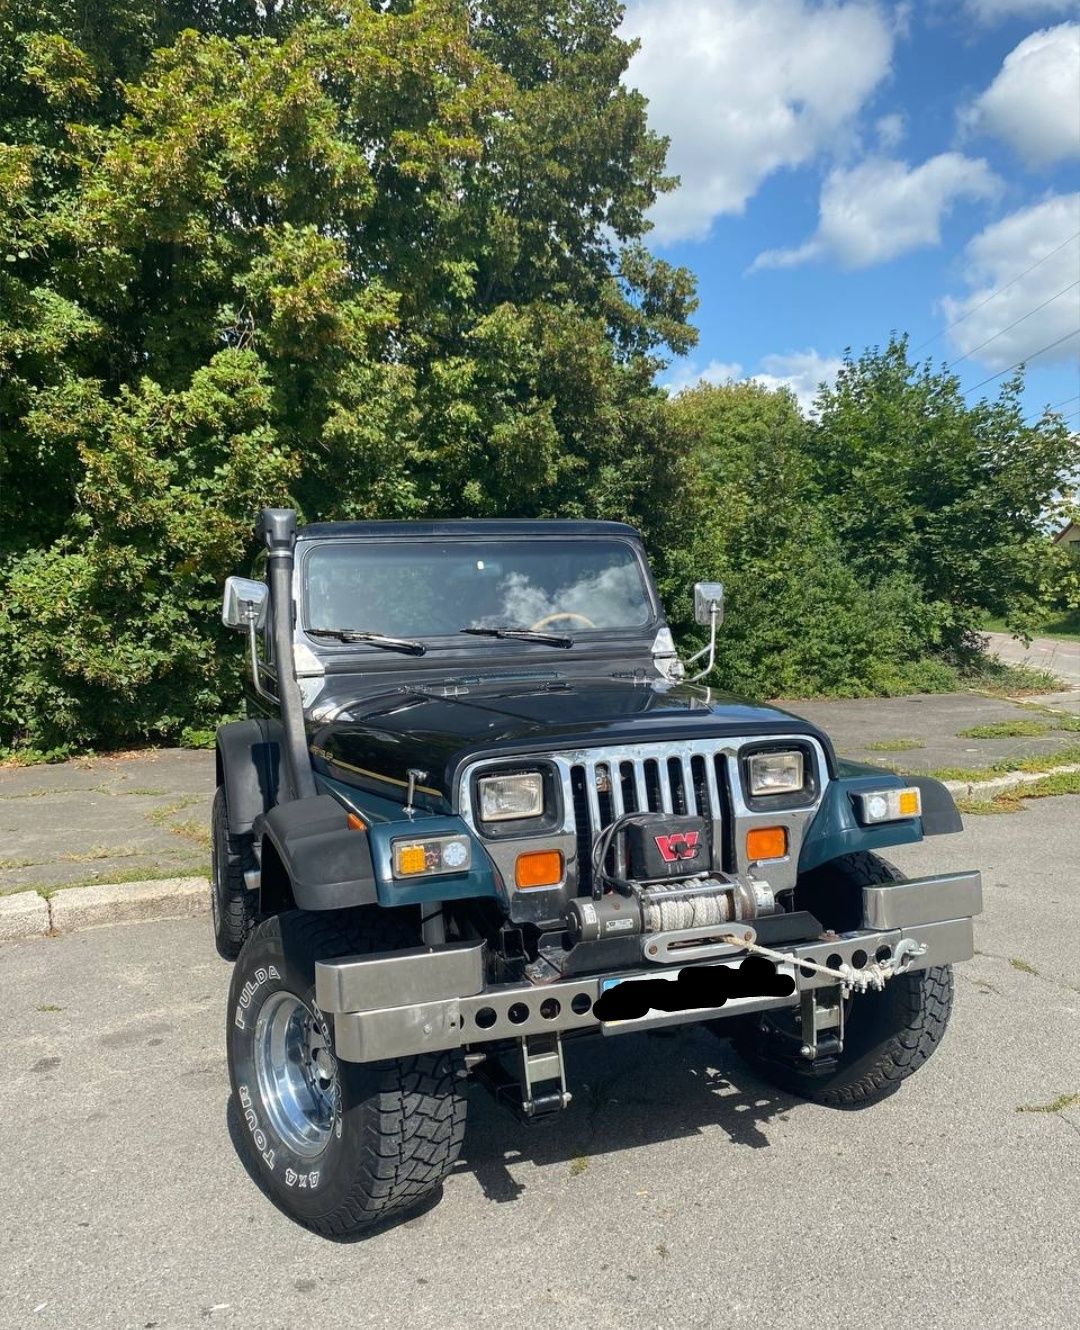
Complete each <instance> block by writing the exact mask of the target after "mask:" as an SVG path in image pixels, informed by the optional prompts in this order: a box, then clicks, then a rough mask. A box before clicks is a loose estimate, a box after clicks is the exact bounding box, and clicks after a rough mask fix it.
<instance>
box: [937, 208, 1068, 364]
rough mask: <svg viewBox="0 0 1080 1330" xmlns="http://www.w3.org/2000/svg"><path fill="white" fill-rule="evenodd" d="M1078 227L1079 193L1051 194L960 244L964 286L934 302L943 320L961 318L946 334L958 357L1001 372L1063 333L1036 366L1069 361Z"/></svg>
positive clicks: (950, 321)
mask: <svg viewBox="0 0 1080 1330" xmlns="http://www.w3.org/2000/svg"><path fill="white" fill-rule="evenodd" d="M1078 232H1080V193H1077V194H1068V195H1057V196H1053V197H1051V198H1048V199H1045V200H1044V201H1043V202H1042V203H1037V204H1035V205H1033V206H1032V207H1029V208H1022V209H1021V210H1020V211H1019V212H1014V213H1012V214H1010V215H1009V216H1008V217H1004V218H1002V220H1001V221H999V222H995V223H994V224H993V225H992V226H988V227H986V229H985V230H984V231H981V232H980V233H979V234H978V235H977V236H976V237H975V238H974V239H973V240H972V241H971V242H970V244H968V246H967V248H966V250H965V251H964V265H965V277H966V279H967V283H968V286H969V290H968V292H967V294H966V295H964V296H960V297H952V296H947V297H946V298H945V299H944V300H943V301H942V302H941V308H942V312H943V313H944V315H945V319H946V321H947V323H949V324H953V323H957V321H958V320H962V322H959V323H958V326H956V327H955V328H951V329H950V331H949V341H950V342H951V343H952V345H953V346H954V347H955V348H956V351H957V353H958V355H961V356H965V357H966V356H968V355H970V356H971V357H972V359H973V361H977V362H978V363H980V364H983V365H986V366H987V367H988V368H990V369H995V370H997V369H1006V368H1008V366H1010V365H1014V364H1016V362H1017V361H1019V360H1024V359H1026V358H1030V357H1031V356H1032V354H1033V353H1034V352H1036V351H1038V350H1039V349H1040V348H1042V347H1045V346H1049V345H1050V344H1051V343H1052V342H1056V341H1058V339H1059V338H1065V339H1067V340H1064V341H1061V342H1060V343H1059V345H1058V346H1056V347H1054V349H1053V350H1052V351H1048V352H1047V353H1046V354H1045V355H1041V356H1039V357H1038V361H1037V363H1038V364H1040V365H1049V364H1053V363H1059V364H1060V363H1065V364H1068V363H1073V362H1075V360H1076V357H1077V352H1078V351H1080V336H1070V334H1071V333H1074V332H1075V331H1076V330H1077V329H1078V328H1080V287H1078V286H1077V285H1076V283H1077V281H1078V280H1080V236H1078V234H1077V233H1078ZM1036 264H1037V265H1038V266H1037V267H1035V266H1033V265H1036ZM1028 268H1031V269H1032V270H1031V271H1030V272H1027V271H1026V269H1028ZM1021 274H1023V275H1021ZM999 288H1003V289H1001V290H1000V291H999ZM995 292H996V294H995ZM1040 306H1041V308H1040ZM1014 323H1015V324H1016V327H1015V328H1014V327H1012V326H1011V325H1012V324H1014ZM999 333H1000V334H1001V335H1000V336H998V335H997V334H999ZM990 339H993V340H992V341H991V340H990ZM984 343H988V345H986V346H984V345H983V344H984Z"/></svg>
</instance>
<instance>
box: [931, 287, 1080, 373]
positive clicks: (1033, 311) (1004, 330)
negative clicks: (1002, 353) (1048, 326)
mask: <svg viewBox="0 0 1080 1330" xmlns="http://www.w3.org/2000/svg"><path fill="white" fill-rule="evenodd" d="M1074 286H1080V281H1075V282H1070V283H1069V285H1068V286H1066V287H1063V288H1062V289H1061V290H1060V291H1059V292H1058V293H1057V295H1055V296H1051V297H1050V298H1049V299H1048V300H1044V301H1043V302H1042V304H1041V305H1036V306H1035V308H1034V309H1029V310H1028V312H1027V313H1026V314H1021V315H1020V317H1019V318H1018V319H1013V321H1012V323H1007V324H1006V325H1005V327H1004V328H999V329H998V331H997V332H996V333H994V335H993V337H988V338H987V339H986V341H985V342H980V343H979V345H978V346H973V347H972V348H971V350H970V351H965V352H964V354H963V355H962V356H957V358H956V359H955V360H950V361H949V363H948V364H947V365H946V366H945V368H946V369H954V368H955V367H956V366H957V365H960V364H962V363H963V362H964V361H965V360H967V358H968V357H969V356H973V355H974V354H975V353H976V351H981V350H982V349H983V347H984V346H989V345H990V343H991V342H996V341H997V339H998V338H999V337H1002V336H1004V334H1005V333H1007V332H1011V331H1012V330H1013V328H1015V327H1016V325H1017V324H1018V323H1023V322H1024V320H1025V319H1030V318H1031V316H1032V314H1038V312H1039V310H1040V309H1045V308H1046V307H1047V305H1052V304H1053V303H1054V301H1055V300H1060V299H1061V297H1062V296H1064V295H1067V294H1068V293H1069V292H1070V291H1071V290H1072V289H1073V287H1074Z"/></svg>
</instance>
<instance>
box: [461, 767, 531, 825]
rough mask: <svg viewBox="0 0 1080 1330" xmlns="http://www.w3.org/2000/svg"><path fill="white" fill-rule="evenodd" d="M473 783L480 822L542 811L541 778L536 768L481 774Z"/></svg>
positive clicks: (526, 815) (495, 820)
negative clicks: (516, 773)
mask: <svg viewBox="0 0 1080 1330" xmlns="http://www.w3.org/2000/svg"><path fill="white" fill-rule="evenodd" d="M476 785H477V792H478V794H479V796H480V820H481V821H482V822H513V821H517V820H518V819H520V818H526V817H540V816H541V815H542V814H543V812H544V778H543V776H542V775H541V774H540V772H539V771H528V772H522V773H520V774H518V775H515V776H482V777H481V778H480V780H478V781H477V783H476Z"/></svg>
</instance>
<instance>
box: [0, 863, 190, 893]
mask: <svg viewBox="0 0 1080 1330" xmlns="http://www.w3.org/2000/svg"><path fill="white" fill-rule="evenodd" d="M209 876H210V865H209V864H208V863H206V862H205V860H188V861H186V862H184V863H177V864H170V865H168V866H166V865H163V864H154V865H151V866H150V867H148V868H122V869H121V870H120V871H119V872H118V873H110V874H109V876H108V877H107V878H103V877H101V875H100V874H98V875H97V876H95V877H80V878H76V879H75V880H74V881H72V882H23V883H20V884H19V885H18V886H16V887H0V896H15V895H18V893H19V892H21V891H34V892H37V894H38V895H39V896H44V897H45V899H46V900H48V898H49V897H50V896H55V895H56V893H57V892H58V891H67V890H68V888H70V887H98V886H101V885H103V884H104V885H107V886H110V887H111V886H114V885H115V886H122V885H123V884H124V883H125V882H163V881H165V880H166V879H167V878H170V877H209Z"/></svg>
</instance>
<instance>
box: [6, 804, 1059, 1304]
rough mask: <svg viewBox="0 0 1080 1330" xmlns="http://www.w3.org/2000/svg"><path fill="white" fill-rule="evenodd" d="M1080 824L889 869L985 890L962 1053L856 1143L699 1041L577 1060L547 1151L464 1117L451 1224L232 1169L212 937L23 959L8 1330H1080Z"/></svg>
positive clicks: (949, 1055) (947, 849)
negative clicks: (270, 1189)
mask: <svg viewBox="0 0 1080 1330" xmlns="http://www.w3.org/2000/svg"><path fill="white" fill-rule="evenodd" d="M1078 823H1080V797H1067V798H1060V799H1045V800H1041V801H1039V802H1036V803H1032V804H1031V805H1030V806H1029V807H1028V808H1027V809H1026V811H1024V812H1022V813H1017V814H1014V815H1011V816H992V817H981V818H973V819H971V821H970V826H969V828H968V830H967V831H966V832H965V833H964V834H963V835H961V836H954V837H941V838H938V839H936V840H932V841H928V842H926V843H925V844H923V845H922V846H912V847H907V848H906V849H904V850H902V851H897V852H896V853H895V855H894V856H893V857H894V858H895V859H896V860H897V862H898V863H900V864H901V866H903V867H904V868H905V869H906V870H908V871H909V872H932V871H947V870H950V869H953V868H960V867H966V866H973V865H974V866H978V867H980V868H982V869H983V871H984V874H985V887H986V913H985V915H984V916H983V917H982V919H981V920H980V921H979V922H978V933H977V946H978V947H979V954H978V955H977V956H976V957H975V959H974V960H973V961H971V962H969V963H968V964H966V965H963V966H961V967H958V971H957V973H958V985H957V1002H956V1009H955V1015H954V1019H953V1022H952V1025H951V1027H950V1030H949V1032H948V1034H947V1036H946V1040H945V1042H944V1045H943V1047H942V1048H941V1050H940V1052H939V1053H938V1054H937V1055H936V1056H935V1057H934V1058H933V1059H932V1060H931V1061H930V1063H929V1064H928V1065H927V1066H926V1067H925V1068H924V1069H923V1070H922V1071H921V1072H920V1073H919V1074H918V1075H916V1076H915V1077H914V1078H913V1079H912V1080H911V1081H909V1082H908V1083H907V1084H906V1085H905V1086H904V1087H903V1089H902V1090H901V1092H900V1093H899V1094H897V1095H896V1096H894V1097H893V1098H891V1099H889V1100H887V1101H885V1102H884V1103H882V1104H879V1105H878V1106H876V1107H874V1108H872V1109H869V1110H864V1111H861V1112H836V1111H831V1110H828V1109H824V1108H819V1107H817V1106H815V1105H811V1104H806V1103H802V1102H800V1101H797V1100H795V1099H792V1098H790V1097H788V1096H787V1095H784V1094H781V1093H779V1092H777V1091H776V1090H773V1089H772V1088H770V1087H769V1086H767V1085H765V1084H764V1083H762V1082H761V1081H759V1080H757V1079H756V1078H755V1077H754V1076H753V1075H752V1074H751V1073H750V1072H749V1071H748V1070H747V1068H746V1067H745V1066H744V1065H743V1064H742V1063H741V1062H740V1060H739V1059H738V1057H736V1055H735V1054H734V1053H733V1052H732V1051H731V1049H730V1048H729V1047H728V1046H727V1045H726V1044H722V1043H720V1042H718V1041H716V1040H715V1039H714V1038H713V1037H712V1036H711V1035H709V1034H708V1033H707V1032H705V1031H702V1030H689V1031H684V1032H680V1033H676V1034H675V1035H673V1036H672V1037H667V1038H659V1037H656V1036H653V1037H648V1036H644V1035H634V1036H624V1037H623V1038H621V1039H606V1040H605V1039H593V1040H590V1041H588V1042H583V1043H579V1044H576V1045H574V1046H572V1047H571V1049H570V1052H569V1057H568V1062H569V1070H570V1077H571V1088H572V1089H573V1091H574V1096H575V1097H574V1101H573V1104H572V1105H571V1107H570V1109H569V1110H568V1111H567V1112H566V1113H565V1114H564V1115H563V1116H562V1117H561V1118H560V1119H559V1120H558V1121H557V1122H555V1123H554V1124H553V1125H551V1126H549V1127H547V1128H539V1129H532V1130H529V1129H527V1128H524V1127H520V1126H518V1125H517V1124H516V1122H514V1121H513V1120H512V1119H511V1118H510V1117H509V1116H507V1115H505V1114H504V1113H503V1111H502V1110H500V1109H498V1108H496V1107H495V1106H494V1105H493V1104H492V1102H491V1101H490V1100H489V1099H488V1098H487V1097H486V1096H485V1094H484V1092H483V1091H482V1090H481V1089H480V1088H479V1087H473V1089H472V1090H471V1093H470V1115H471V1116H470V1126H469V1132H468V1135H467V1139H466V1144H465V1151H464V1157H463V1159H462V1161H461V1163H460V1165H459V1167H458V1169H457V1171H456V1172H455V1173H454V1175H453V1176H452V1177H451V1178H450V1179H449V1181H448V1183H447V1185H446V1188H445V1192H444V1195H443V1198H442V1201H441V1203H439V1204H438V1205H436V1206H434V1207H433V1208H431V1209H430V1210H428V1211H427V1212H426V1213H425V1214H423V1215H421V1216H419V1217H417V1218H414V1219H412V1220H410V1221H409V1222H407V1223H404V1224H401V1225H399V1226H397V1227H394V1228H391V1229H389V1230H387V1231H386V1232H383V1233H381V1234H378V1235H377V1236H374V1237H371V1238H369V1239H368V1240H366V1241H362V1242H357V1243H353V1244H333V1243H329V1242H326V1241H323V1240H322V1239H320V1238H317V1237H315V1236H314V1235H312V1234H311V1233H309V1232H307V1231H306V1230H304V1229H301V1228H298V1227H297V1226H296V1225H294V1224H293V1223H291V1222H290V1221H289V1220H288V1219H287V1218H286V1217H285V1216H284V1215H282V1214H281V1213H280V1212H278V1211H277V1210H276V1209H275V1208H274V1206H273V1205H272V1204H271V1203H270V1202H269V1201H268V1200H267V1199H266V1198H265V1196H263V1195H262V1193H261V1192H260V1191H259V1190H258V1189H257V1188H256V1186H255V1185H254V1183H253V1182H252V1181H251V1179H250V1178H249V1177H248V1176H247V1174H246V1172H245V1170H244V1167H243V1164H242V1163H241V1161H240V1158H239V1156H238V1155H237V1152H236V1148H235V1141H236V1140H237V1125H236V1118H235V1114H234V1112H233V1110H232V1108H231V1107H230V1105H229V1089H228V1078H227V1075H226V1068H225V1061H224V1056H223V1051H224V1040H223V1027H224V1008H225V990H226V985H227V982H228V974H229V971H228V967H227V966H226V965H225V964H223V963H222V962H221V961H219V960H218V959H217V958H216V956H215V955H214V953H213V949H212V945H211V942H210V936H209V924H208V922H207V921H206V920H175V921H170V922H162V923H157V924H131V925H126V926H124V925H121V926H116V927H112V928H102V929H97V930H90V931H87V932H83V933H76V934H73V935H71V936H66V937H61V938H55V939H43V940H39V941H34V942H25V943H20V944H12V945H8V946H6V947H2V948H0V1013H2V1016H0V1033H2V1037H3V1047H4V1050H5V1073H4V1076H3V1078H0V1122H2V1123H3V1129H2V1132H0V1169H2V1175H3V1178H4V1186H3V1188H0V1253H2V1256H0V1326H3V1327H5V1330H6V1327H12V1328H13V1330H14V1328H15V1327H18V1328H19V1330H25V1328H26V1327H32V1326H43V1327H44V1326H56V1327H63V1330H70V1327H76V1326H77V1327H79V1328H80V1330H96V1328H97V1327H139V1328H140V1330H151V1328H154V1330H158V1328H160V1330H166V1327H204V1326H208V1325H209V1326H214V1325H223V1326H236V1327H238V1330H263V1328H265V1330H280V1328H281V1327H289V1328H290V1330H291V1328H292V1327H306V1326H309V1325H319V1326H321V1327H328V1328H332V1327H338V1326H341V1327H345V1326H349V1327H354V1326H358V1327H388V1328H391V1327H392V1328H394V1330H397V1328H398V1327H415V1328H416V1330H427V1327H429V1326H431V1327H434V1326H439V1327H441V1328H443V1327H445V1330H456V1328H457V1327H462V1328H463V1330H464V1327H469V1328H470V1330H472V1328H474V1327H477V1328H481V1327H493V1328H496V1327H497V1330H506V1327H507V1326H523V1327H530V1328H531V1327H534V1326H535V1327H543V1330H557V1328H558V1327H583V1326H587V1327H589V1328H590V1330H625V1327H627V1326H635V1327H643V1328H651V1327H672V1328H673V1330H674V1328H675V1327H678V1328H679V1330H683V1328H684V1327H718V1328H719V1327H725V1328H726V1327H747V1328H748V1330H749V1328H750V1327H753V1330H760V1328H761V1327H766V1326H779V1325H783V1326H785V1327H792V1328H793V1330H800V1328H801V1327H807V1330H819V1327H820V1326H821V1325H822V1324H824V1323H835V1324H839V1325H841V1326H852V1325H860V1324H868V1325H879V1324H889V1323H892V1322H897V1323H906V1322H910V1323H912V1324H924V1325H925V1324H929V1325H939V1324H946V1325H949V1326H950V1327H952V1328H953V1330H968V1328H970V1330H987V1328H993V1327H1002V1328H1003V1330H1004V1328H1008V1330H1014V1327H1016V1326H1021V1325H1023V1326H1039V1327H1058V1326H1060V1327H1072V1326H1074V1325H1075V1324H1076V1308H1077V1306H1078V1305H1080V1265H1078V1262H1077V1260H1076V1239H1077V1233H1078V1232H1080V1188H1078V1187H1077V1178H1078V1177H1080V1112H1078V1110H1077V1108H1076V1107H1075V1105H1074V1106H1073V1107H1071V1108H1069V1107H1066V1108H1062V1107H1060V1105H1061V1104H1063V1103H1064V1102H1065V1101H1064V1100H1061V1099H1060V1098H1059V1097H1060V1096H1063V1095H1074V1094H1075V1093H1076V1092H1078V1091H1080V1041H1078V1040H1077V1037H1076V1035H1077V1030H1078V1028H1080V955H1078V953H1077V949H1076V938H1077V936H1078V935H1080V887H1078V881H1080V874H1078V872H1077V869H1078V868H1080V862H1078V848H1077V840H1076V836H1075V828H1076V826H1077V825H1078Z"/></svg>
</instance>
